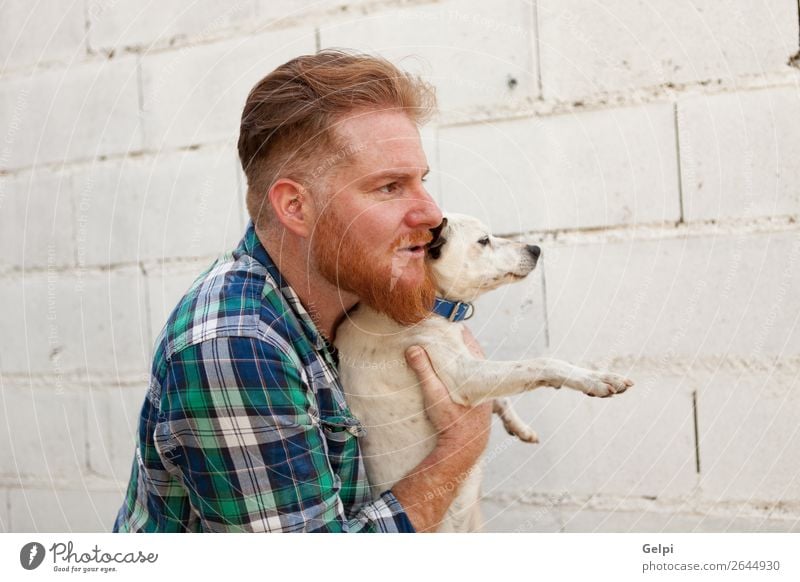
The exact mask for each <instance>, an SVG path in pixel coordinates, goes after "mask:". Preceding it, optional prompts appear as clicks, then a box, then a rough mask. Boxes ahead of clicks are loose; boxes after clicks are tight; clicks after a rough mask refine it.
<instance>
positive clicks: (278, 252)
mask: <svg viewBox="0 0 800 582" xmlns="http://www.w3.org/2000/svg"><path fill="white" fill-rule="evenodd" d="M256 235H257V236H258V239H259V241H261V244H262V245H263V247H264V248H265V249H266V251H267V253H269V256H270V257H271V258H272V261H273V262H274V263H275V266H276V267H277V268H278V270H279V271H280V273H281V276H282V277H283V278H284V280H285V281H286V282H287V283H288V284H289V285H290V286H291V287H292V289H294V292H295V293H296V294H297V296H298V298H299V299H300V302H301V303H302V304H303V307H305V309H306V311H307V312H308V314H309V315H310V316H311V319H312V321H313V322H314V325H316V327H317V330H319V332H320V333H321V334H322V335H323V336H324V337H325V339H327V340H329V341H331V342H332V341H333V340H334V339H335V332H336V327H337V326H338V325H339V323H340V322H341V320H342V318H343V317H344V314H345V313H346V312H347V311H348V310H349V309H350V308H352V307H353V306H354V305H355V304H356V303H358V297H357V296H355V295H353V294H352V293H348V292H346V291H343V290H341V289H339V288H338V287H337V286H336V285H334V284H332V283H330V282H329V281H328V280H327V279H325V278H324V277H323V276H322V275H320V274H319V273H318V272H317V270H316V268H315V266H314V264H313V262H312V261H311V252H310V249H309V248H308V245H307V244H305V241H304V239H300V238H297V237H294V236H292V235H288V234H287V235H284V236H282V237H274V236H269V235H264V234H263V233H260V232H258V231H256Z"/></svg>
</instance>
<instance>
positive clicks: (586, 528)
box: [562, 508, 798, 533]
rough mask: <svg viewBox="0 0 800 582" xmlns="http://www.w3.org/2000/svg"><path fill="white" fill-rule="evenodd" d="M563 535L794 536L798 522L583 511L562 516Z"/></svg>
mask: <svg viewBox="0 0 800 582" xmlns="http://www.w3.org/2000/svg"><path fill="white" fill-rule="evenodd" d="M562 519H564V531H565V532H581V533H592V532H619V533H634V532H637V533H692V532H696V533H701V532H707V533H727V532H796V531H798V523H797V520H791V519H768V518H759V517H738V516H736V515H733V516H730V517H724V516H713V515H712V516H709V515H695V514H682V513H674V512H671V511H665V512H663V513H661V512H654V511H602V510H593V509H585V508H573V509H565V510H563V512H562Z"/></svg>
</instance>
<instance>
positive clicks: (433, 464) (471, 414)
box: [392, 334, 492, 531]
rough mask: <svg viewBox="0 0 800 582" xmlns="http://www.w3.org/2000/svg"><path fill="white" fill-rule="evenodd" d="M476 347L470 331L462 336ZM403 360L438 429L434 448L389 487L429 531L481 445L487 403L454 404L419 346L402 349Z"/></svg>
mask: <svg viewBox="0 0 800 582" xmlns="http://www.w3.org/2000/svg"><path fill="white" fill-rule="evenodd" d="M464 339H465V341H466V342H467V345H470V341H471V342H472V343H473V344H474V346H475V347H477V351H478V352H479V353H476V352H475V351H474V350H473V348H471V350H473V354H475V355H476V357H482V352H481V351H480V347H479V346H477V342H475V339H474V338H473V337H472V334H469V341H468V338H467V334H465V336H464ZM406 360H407V361H408V364H409V366H410V367H411V369H412V370H413V371H414V373H416V375H417V378H418V379H419V382H420V385H421V387H422V394H423V398H424V400H425V412H426V414H427V415H428V418H429V419H430V421H431V423H432V424H433V426H434V427H435V429H436V432H437V433H438V435H439V436H438V440H437V443H436V448H435V449H434V450H433V451H432V452H431V453H430V454H429V455H428V456H427V457H426V458H425V459H424V460H423V461H422V462H421V463H420V464H419V465H418V466H417V467H416V468H415V469H414V470H413V471H412V472H411V473H410V474H409V475H407V476H406V477H404V478H403V479H401V480H400V481H399V482H397V483H396V484H395V486H394V487H392V493H394V495H395V497H397V499H398V501H400V503H401V505H402V506H403V507H404V509H405V511H406V513H407V514H408V518H409V519H410V520H411V523H412V524H413V525H414V528H415V529H416V530H417V531H434V530H436V528H437V527H438V526H439V524H440V523H441V521H442V519H443V518H444V515H445V512H446V511H447V508H448V507H450V504H451V503H452V502H453V500H454V499H455V497H456V495H457V493H458V485H459V484H460V483H461V482H462V481H463V480H464V479H465V478H466V476H467V475H468V474H469V471H470V469H472V467H473V465H474V464H475V462H476V461H477V460H478V458H479V457H480V455H481V453H483V451H484V449H485V448H486V443H487V442H488V440H489V429H490V426H491V414H492V403H491V402H486V403H484V404H481V405H478V406H474V407H467V406H461V405H460V404H456V403H455V402H453V401H452V400H451V399H450V393H449V392H448V390H447V386H445V385H444V384H443V383H442V381H441V380H440V379H439V377H438V376H437V375H436V372H435V371H434V369H433V366H432V365H431V362H430V360H429V359H428V355H427V354H426V353H425V351H424V350H423V349H422V348H420V347H419V346H412V347H410V348H409V349H408V350H407V351H406Z"/></svg>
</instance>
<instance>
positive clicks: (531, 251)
mask: <svg viewBox="0 0 800 582" xmlns="http://www.w3.org/2000/svg"><path fill="white" fill-rule="evenodd" d="M431 232H432V233H433V237H434V238H433V241H432V242H431V243H430V244H429V245H428V257H427V261H429V263H430V265H431V267H432V268H433V272H434V273H435V275H436V282H437V286H438V288H439V295H440V297H443V298H445V299H450V300H453V301H472V300H474V299H475V298H476V297H478V296H479V295H482V294H483V293H485V292H486V291H491V290H492V289H496V288H497V287H500V286H501V285H504V284H506V283H512V282H514V281H519V280H520V279H523V278H524V277H526V276H527V275H528V273H530V272H531V271H533V269H534V267H536V262H537V260H538V259H539V255H540V254H541V249H540V248H539V247H537V246H535V245H528V244H525V243H520V242H516V241H513V240H509V239H504V238H499V237H496V236H492V235H491V233H490V232H489V229H488V228H486V226H484V225H483V224H482V223H481V222H480V221H479V220H478V219H477V218H473V217H471V216H466V215H464V214H448V215H447V217H446V218H445V219H444V221H443V222H442V224H441V225H439V226H438V227H437V228H435V229H432V230H431Z"/></svg>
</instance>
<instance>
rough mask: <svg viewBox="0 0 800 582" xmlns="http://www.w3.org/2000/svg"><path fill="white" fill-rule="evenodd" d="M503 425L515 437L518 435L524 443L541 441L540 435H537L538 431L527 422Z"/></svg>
mask: <svg viewBox="0 0 800 582" xmlns="http://www.w3.org/2000/svg"><path fill="white" fill-rule="evenodd" d="M503 427H504V428H505V429H506V432H507V433H508V434H510V435H511V436H513V437H517V438H518V439H519V440H521V441H522V442H524V443H531V444H536V443H538V442H539V435H537V434H536V431H535V430H533V429H532V428H531V427H529V426H528V425H526V424H519V425H509V424H504V425H503Z"/></svg>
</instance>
